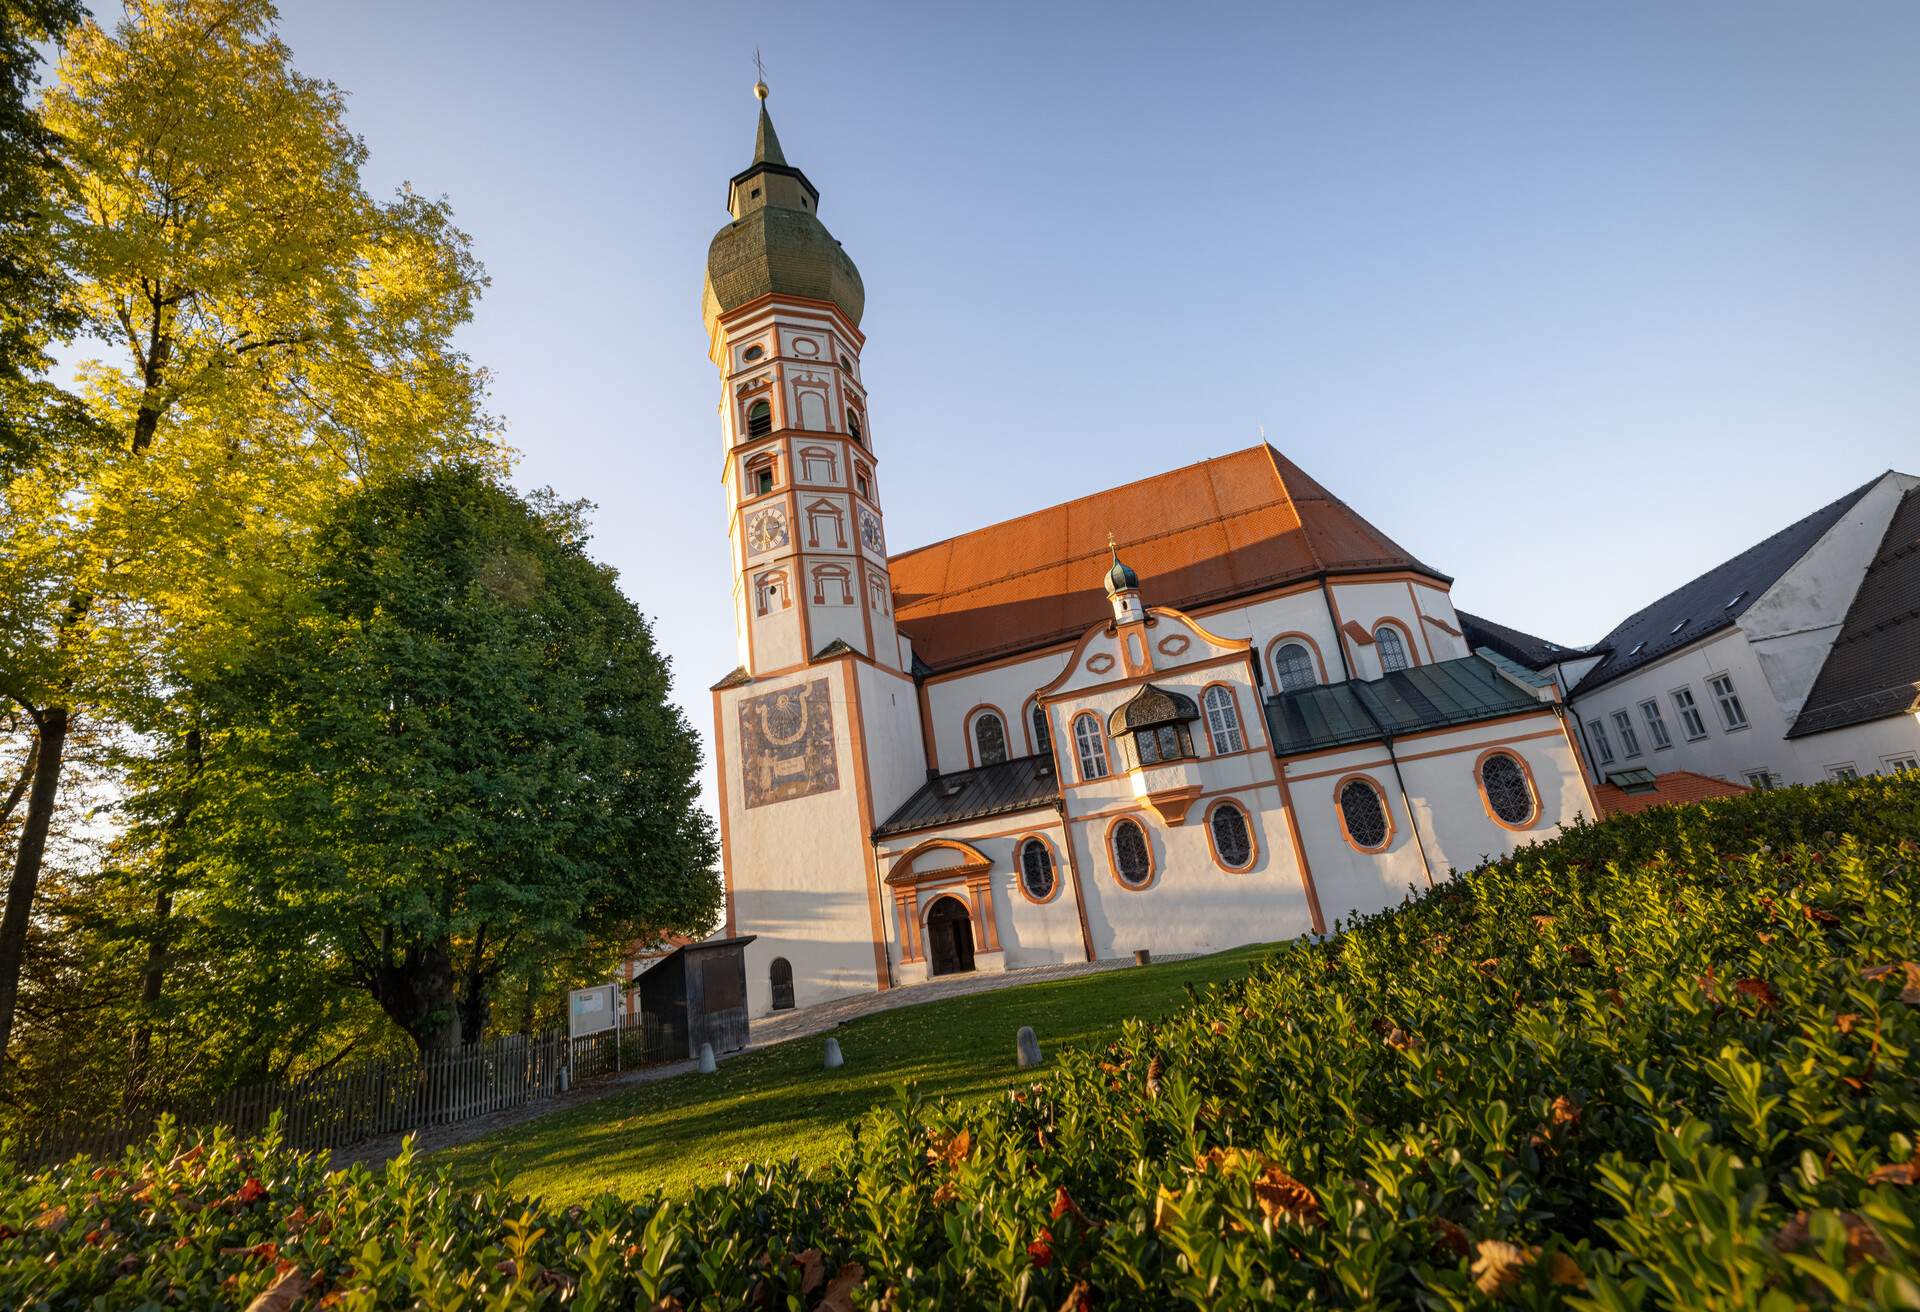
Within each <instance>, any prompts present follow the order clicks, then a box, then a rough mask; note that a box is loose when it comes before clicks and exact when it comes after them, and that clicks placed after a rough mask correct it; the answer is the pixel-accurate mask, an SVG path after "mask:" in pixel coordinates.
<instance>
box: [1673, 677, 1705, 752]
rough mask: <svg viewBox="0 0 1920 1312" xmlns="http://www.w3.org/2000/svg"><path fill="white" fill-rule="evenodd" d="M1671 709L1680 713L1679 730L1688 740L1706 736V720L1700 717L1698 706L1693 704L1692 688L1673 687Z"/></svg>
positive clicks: (1691, 740)
mask: <svg viewBox="0 0 1920 1312" xmlns="http://www.w3.org/2000/svg"><path fill="white" fill-rule="evenodd" d="M1673 709H1674V710H1676V711H1678V712H1679V713H1680V732H1681V733H1683V734H1685V735H1686V736H1687V741H1688V742H1694V741H1696V740H1698V739H1701V738H1705V737H1706V736H1707V722H1706V720H1705V719H1704V718H1702V716H1701V714H1700V708H1699V707H1698V706H1696V705H1695V704H1694V701H1693V689H1691V688H1675V689H1674V690H1673Z"/></svg>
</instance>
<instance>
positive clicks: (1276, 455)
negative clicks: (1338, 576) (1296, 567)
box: [1260, 439, 1345, 574]
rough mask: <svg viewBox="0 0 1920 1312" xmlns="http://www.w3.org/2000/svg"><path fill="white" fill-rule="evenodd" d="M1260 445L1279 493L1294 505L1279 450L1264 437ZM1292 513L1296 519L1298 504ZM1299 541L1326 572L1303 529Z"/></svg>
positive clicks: (1317, 568) (1310, 539)
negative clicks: (1277, 484) (1263, 448)
mask: <svg viewBox="0 0 1920 1312" xmlns="http://www.w3.org/2000/svg"><path fill="white" fill-rule="evenodd" d="M1260 445H1261V446H1263V447H1265V448H1266V449H1267V463H1268V464H1270V465H1272V466H1273V477H1274V481H1275V482H1277V483H1279V484H1280V495H1281V496H1283V497H1285V498H1286V502H1287V504H1288V505H1289V506H1293V505H1294V501H1293V489H1292V488H1291V487H1289V486H1288V485H1287V476H1286V474H1285V473H1283V472H1282V471H1281V469H1280V452H1279V450H1278V449H1277V448H1275V446H1274V445H1273V443H1271V442H1268V441H1266V440H1264V439H1263V440H1262V441H1261V443H1260ZM1289 463H1291V462H1289ZM1315 486H1316V487H1317V486H1319V485H1318V484H1315ZM1320 490H1321V491H1322V492H1326V489H1325V488H1321V489H1320ZM1327 495H1328V496H1332V495H1333V494H1332V493H1331V492H1328V493H1327ZM1342 504H1345V503H1344V502H1343V503H1342ZM1293 513H1294V517H1295V518H1296V519H1297V518H1299V515H1300V509H1299V507H1298V506H1294V512H1293ZM1305 527H1306V526H1305V524H1304V523H1303V524H1302V525H1301V528H1302V529H1303V530H1304V529H1305ZM1300 541H1301V542H1302V543H1304V544H1305V546H1306V548H1307V556H1308V557H1309V558H1310V559H1311V560H1312V561H1313V567H1314V569H1315V570H1317V571H1318V572H1320V573H1322V574H1325V573H1326V572H1327V563H1326V561H1324V560H1322V559H1321V558H1320V548H1318V547H1316V546H1314V545H1313V538H1312V537H1311V536H1310V535H1308V534H1307V533H1306V532H1304V531H1303V532H1302V533H1301V534H1300Z"/></svg>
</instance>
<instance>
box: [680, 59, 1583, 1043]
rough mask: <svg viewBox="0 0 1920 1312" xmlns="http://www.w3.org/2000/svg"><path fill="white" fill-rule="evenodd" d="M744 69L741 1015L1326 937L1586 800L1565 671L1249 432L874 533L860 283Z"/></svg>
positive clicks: (737, 694)
mask: <svg viewBox="0 0 1920 1312" xmlns="http://www.w3.org/2000/svg"><path fill="white" fill-rule="evenodd" d="M755 92H756V94H757V95H758V96H759V97H760V99H761V102H762V103H761V106H760V115H759V126H758V132H757V135H756V140H755V143H754V154H753V160H752V162H751V163H750V164H749V165H748V166H747V168H746V169H745V170H744V171H743V172H741V173H739V174H737V175H736V176H734V177H733V179H732V180H731V181H730V182H729V184H728V193H727V206H728V209H729V211H730V213H731V215H732V220H731V222H729V223H728V224H727V225H726V226H725V227H723V228H722V229H721V230H720V232H719V233H718V234H717V235H716V236H715V237H714V239H713V243H712V246H711V248H710V250H709V253H708V261H707V276H706V284H705V291H704V295H703V310H704V316H705V321H706V326H707V332H708V335H709V339H710V345H711V356H712V360H713V363H714V365H715V366H716V368H717V369H718V370H719V373H720V389H721V400H720V407H719V408H720V427H721V447H722V451H723V452H724V466H723V468H724V475H723V480H724V483H725V489H726V504H727V516H728V533H729V540H730V544H731V550H732V561H733V607H734V622H735V625H736V629H737V633H738V639H739V657H740V664H739V667H738V668H737V669H735V670H734V671H733V672H732V673H730V674H728V675H727V676H726V677H725V678H723V679H721V680H720V681H719V682H718V683H717V684H715V685H714V687H713V714H714V738H713V742H714V748H715V753H714V754H715V758H716V765H717V769H718V775H719V807H720V830H721V838H722V851H723V860H724V864H725V877H726V924H725V933H727V934H728V935H734V934H751V935H753V936H754V938H753V941H752V943H751V944H750V945H749V946H748V948H747V983H748V989H749V994H750V1010H751V1012H752V1014H754V1015H763V1014H765V1013H767V1012H768V1011H771V1010H778V1009H782V1008H786V1007H793V1006H808V1005H811V1004H813V1003H817V1002H821V1001H825V1000H828V999H831V998H834V997H838V996H844V995H847V994H850V993H856V992H862V991H868V990H875V989H888V988H894V987H899V986H903V985H910V984H914V983H918V982H921V981H924V980H926V979H928V978H930V977H932V976H937V975H943V974H949V973H954V972H960V971H1000V970H1008V969H1014V968H1018V967H1023V966H1033V965H1042V964H1051V963H1066V962H1080V961H1092V960H1099V959H1109V958H1124V957H1131V956H1132V955H1133V954H1134V953H1135V952H1137V951H1141V950H1146V951H1148V952H1151V953H1154V954H1171V953H1184V952H1203V951H1213V950H1217V949H1221V948H1226V947H1231V946H1234V945H1237V944H1242V943H1250V942H1258V941H1268V940H1277V939H1285V938H1290V937H1294V936H1296V935H1299V934H1303V933H1327V932H1330V931H1331V930H1332V929H1333V928H1334V926H1335V924H1336V922H1338V921H1340V920H1342V919H1344V918H1349V917H1352V916H1356V915H1362V914H1366V913H1370V912H1375V911H1378V910H1381V909H1382V908H1385V907H1388V906H1391V905H1395V904H1397V903H1399V902H1400V901H1401V900H1402V899H1403V898H1405V897H1406V896H1407V895H1408V893H1409V891H1410V890H1412V891H1415V892H1418V891H1423V890H1425V889H1427V888H1430V887H1432V886H1433V885H1434V884H1435V883H1436V882H1438V881H1440V880H1442V879H1445V878H1446V877H1447V876H1448V874H1449V872H1450V871H1452V870H1455V869H1464V868H1467V867H1471V866H1473V865H1475V864H1477V863H1479V862H1480V861H1481V860H1482V859H1484V858H1487V857H1499V856H1503V855H1505V854H1506V853H1508V852H1509V851H1511V850H1512V849H1513V848H1514V847H1516V846H1518V845H1520V844H1524V843H1528V842H1532V841H1536V840H1539V839H1543V838H1547V837H1550V836H1552V835H1553V834H1554V833H1555V832H1557V831H1558V829H1559V828H1560V826H1562V825H1564V824H1567V823H1570V822H1571V821H1572V820H1573V819H1574V818H1575V817H1576V816H1579V815H1583V814H1584V815H1587V816H1592V815H1595V814H1597V813H1598V810H1599V808H1598V806H1597V805H1596V802H1595V797H1594V793H1593V791H1592V785H1591V783H1590V781H1589V777H1588V773H1587V771H1586V769H1585V768H1584V762H1583V759H1582V756H1581V748H1580V746H1579V745H1578V739H1577V729H1576V728H1574V727H1573V726H1571V724H1570V720H1569V711H1568V708H1567V706H1566V703H1565V701H1564V699H1563V697H1562V695H1561V691H1560V687H1561V686H1560V684H1558V683H1556V681H1555V679H1554V678H1553V677H1552V674H1551V673H1550V672H1543V671H1541V670H1539V669H1536V668H1532V667H1530V666H1529V665H1528V664H1526V663H1524V662H1522V661H1517V660H1514V659H1512V658H1510V657H1509V656H1506V655H1503V654H1501V653H1500V652H1499V651H1497V650H1495V649H1494V648H1493V647H1491V646H1481V647H1479V648H1478V649H1476V646H1475V644H1474V643H1472V642H1470V641H1469V639H1468V637H1467V636H1466V631H1465V626H1464V623H1463V621H1462V619H1461V617H1460V615H1459V614H1458V613H1457V612H1456V611H1455V610H1454V607H1453V602H1452V599H1451V595H1450V594H1451V582H1452V581H1451V579H1450V578H1449V577H1448V576H1447V575H1445V574H1443V573H1441V572H1440V571H1439V570H1438V569H1436V568H1434V567H1433V566H1431V565H1428V564H1426V563H1425V562H1423V561H1421V560H1418V559H1416V558H1415V557H1413V556H1411V555H1410V554H1408V553H1407V552H1406V551H1405V550H1404V549H1403V548H1401V547H1400V546H1399V545H1397V544H1396V543H1395V542H1394V541H1393V539H1392V538H1390V537H1388V536H1387V535H1386V534H1385V533H1383V532H1381V531H1380V529H1378V528H1377V527H1375V526H1374V525H1372V524H1370V523H1368V522H1367V521H1366V520H1365V519H1364V518H1362V517H1361V516H1360V515H1358V514H1356V513H1355V512H1354V511H1353V510H1352V508H1350V507H1349V506H1347V505H1346V504H1345V503H1344V502H1342V501H1341V500H1340V499H1339V498H1338V497H1337V496H1336V495H1334V493H1333V492H1332V491H1330V490H1329V489H1327V488H1325V487H1323V486H1321V485H1320V484H1319V483H1317V482H1316V481H1315V480H1314V479H1313V477H1312V475H1311V474H1310V473H1308V472H1307V471H1305V470H1303V469H1301V468H1299V467H1298V466H1297V465H1295V464H1294V463H1293V462H1292V461H1291V460H1289V459H1288V458H1287V457H1286V455H1285V454H1284V453H1282V452H1280V451H1278V450H1276V449H1274V448H1273V447H1271V446H1269V445H1267V444H1265V443H1261V444H1259V445H1255V446H1251V447H1247V448H1244V449H1241V450H1236V451H1227V452H1224V453H1222V454H1220V455H1218V456H1216V457H1214V458H1212V459H1209V460H1205V461H1202V462H1200V463H1198V464H1194V465H1189V466H1188V467H1186V468H1184V469H1176V470H1173V471H1170V472H1168V473H1164V474H1161V475H1158V476H1156V477H1153V478H1149V479H1146V480H1143V481H1141V482H1137V483H1131V484H1128V485H1126V486H1124V487H1116V488H1109V489H1107V490H1105V491H1093V492H1090V493H1089V494H1088V495H1086V496H1083V497H1080V498H1079V499H1077V500H1074V501H1069V502H1067V503H1066V504H1064V505H1058V506H1054V507H1051V508H1049V509H1045V510H1040V511H1036V512H1034V513H1033V514H1029V515H1024V516H1021V517H1019V518H1017V519H1012V520H1008V521H1006V522H1004V523H999V524H990V525H986V526H983V527H981V528H978V529H975V530H974V531H972V532H970V533H966V534H963V535H961V536H959V537H956V538H951V539H949V540H947V541H944V542H937V543H934V544H933V545H931V546H926V547H921V548H918V549H916V550H912V551H905V552H901V553H899V554H893V553H890V552H889V550H888V545H887V543H888V528H887V523H886V515H885V510H884V502H885V496H884V493H885V461H884V453H885V451H886V449H887V446H888V443H889V437H888V435H887V433H886V432H885V431H884V429H883V428H879V427H876V425H875V424H874V423H873V422H872V420H871V419H870V417H869V410H868V405H867V389H866V380H865V378H864V376H863V374H862V370H861V363H860V357H861V349H862V347H863V345H864V343H865V339H864V338H863V337H862V336H861V332H860V319H861V312H862V310H863V308H864V302H865V291H864V288H863V286H862V283H861V279H860V274H859V271H858V270H857V269H856V268H855V267H854V263H853V261H852V260H851V259H850V258H849V257H848V256H847V254H846V252H845V251H844V250H842V249H841V247H840V245H839V243H838V242H836V241H835V240H834V239H833V237H832V236H831V235H830V234H829V233H828V231H827V229H826V227H825V226H824V225H823V224H822V223H821V221H820V217H819V212H818V211H819V204H820V193H819V191H818V190H817V189H816V188H815V187H814V185H813V184H812V183H811V182H810V181H809V180H808V179H807V176H806V174H805V173H803V172H802V171H801V170H800V169H799V168H797V167H795V166H794V165H792V164H790V163H788V161H787V158H786V156H785V154H784V153H783V151H782V149H781V146H780V141H779V138H778V137H777V136H776V135H775V133H774V128H773V123H772V120H771V119H770V118H769V116H768V114H767V108H766V104H765V100H766V87H765V84H764V83H762V84H760V85H758V86H756V87H755Z"/></svg>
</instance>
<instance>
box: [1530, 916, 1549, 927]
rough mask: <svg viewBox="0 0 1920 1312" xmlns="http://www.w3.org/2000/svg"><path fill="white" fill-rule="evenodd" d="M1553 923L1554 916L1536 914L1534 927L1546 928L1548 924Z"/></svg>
mask: <svg viewBox="0 0 1920 1312" xmlns="http://www.w3.org/2000/svg"><path fill="white" fill-rule="evenodd" d="M1552 923H1553V917H1552V916H1535V917H1534V918H1533V927H1534V928H1535V929H1545V928H1547V926H1549V925H1551V924H1552Z"/></svg>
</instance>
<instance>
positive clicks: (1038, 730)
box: [1027, 702, 1053, 753]
mask: <svg viewBox="0 0 1920 1312" xmlns="http://www.w3.org/2000/svg"><path fill="white" fill-rule="evenodd" d="M1027 714H1028V719H1029V721H1030V722H1031V723H1032V725H1033V750H1034V751H1035V752H1042V753H1044V752H1050V751H1052V750H1053V737H1052V735H1051V734H1049V733H1048V732H1047V708H1046V707H1044V706H1042V705H1041V704H1040V703H1039V702H1035V703H1034V704H1033V709H1032V710H1031V711H1029V712H1028V713H1027Z"/></svg>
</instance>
